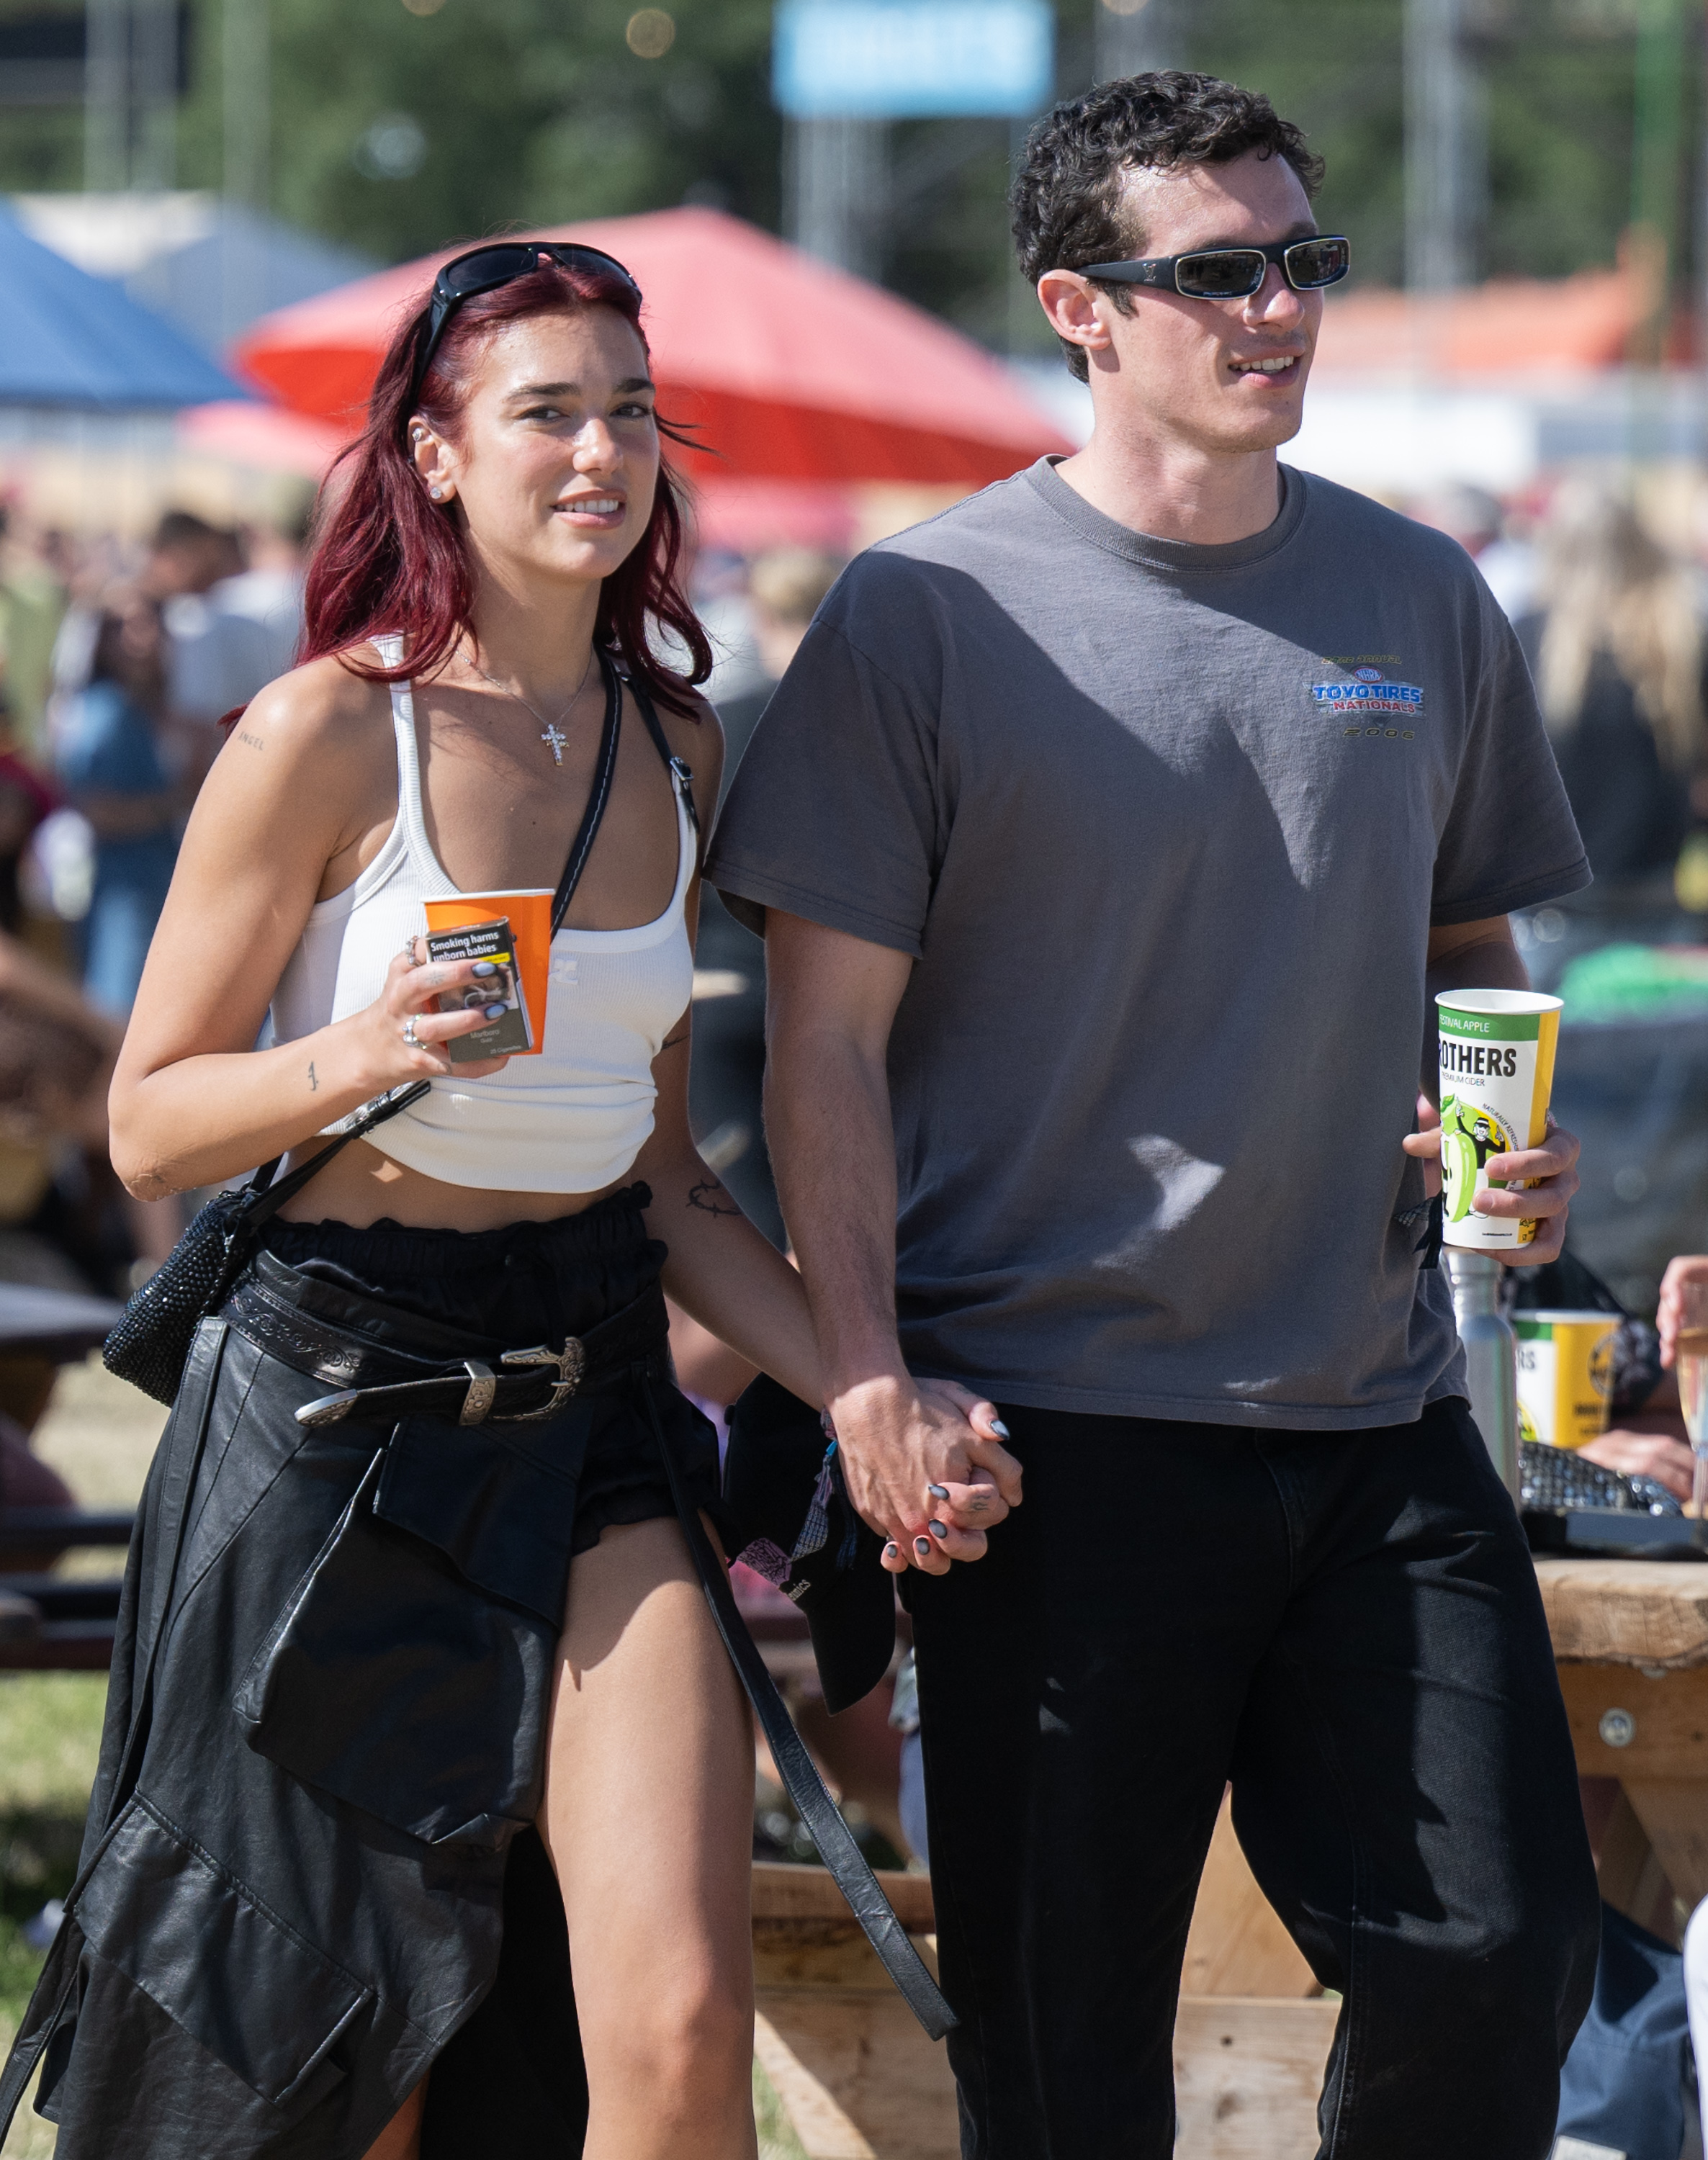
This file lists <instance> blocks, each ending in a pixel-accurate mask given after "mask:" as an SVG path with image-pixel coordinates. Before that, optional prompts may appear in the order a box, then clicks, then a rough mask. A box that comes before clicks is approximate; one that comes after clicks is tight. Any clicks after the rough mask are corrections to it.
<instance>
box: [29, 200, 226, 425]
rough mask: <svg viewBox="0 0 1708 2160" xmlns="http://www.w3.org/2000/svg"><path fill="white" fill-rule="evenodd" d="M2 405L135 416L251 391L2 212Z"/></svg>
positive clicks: (168, 326) (116, 289) (120, 292)
mask: <svg viewBox="0 0 1708 2160" xmlns="http://www.w3.org/2000/svg"><path fill="white" fill-rule="evenodd" d="M0 293H4V295H5V299H4V300H3V302H0V405H37V406H44V405H52V406H60V407H62V408H65V407H70V408H77V409H79V410H81V411H85V412H88V411H99V412H108V413H122V412H138V411H143V410H146V409H148V408H151V407H152V408H157V409H159V408H167V409H170V408H174V407H176V406H180V405H202V404H205V403H207V402H208V401H209V400H210V399H211V398H215V397H247V396H248V395H250V393H249V392H247V391H246V390H244V389H243V388H242V387H241V386H240V385H238V384H237V383H235V382H232V381H231V377H230V376H227V375H226V374H224V373H222V372H221V370H220V369H219V368H217V367H215V366H214V364H213V362H212V361H210V360H205V359H204V358H203V356H202V355H201V354H200V353H199V352H198V351H197V350H196V349H195V346H194V345H192V344H191V343H190V342H189V340H188V339H187V338H186V337H184V335H183V334H182V333H181V332H180V331H179V330H174V328H173V326H172V325H171V324H170V323H166V322H163V321H162V320H161V319H160V318H159V316H158V315H155V314H150V313H149V311H148V309H146V308H144V307H141V306H139V305H138V303H137V302H136V301H135V300H133V299H132V298H131V297H130V295H129V293H127V292H126V291H125V290H124V289H123V288H122V287H121V286H118V285H115V284H112V283H109V282H108V281H107V280H106V278H91V276H90V274H89V273H88V272H87V271H86V270H80V269H79V268H78V267H77V266H76V264H75V263H74V262H66V260H65V257H63V256H62V255H55V253H54V252H53V250H52V249H51V248H50V247H43V246H42V244H41V242H40V241H36V240H32V239H31V238H30V236H29V234H28V233H27V232H25V231H23V228H22V226H19V225H18V223H17V221H15V220H14V219H12V218H10V217H7V216H4V215H0Z"/></svg>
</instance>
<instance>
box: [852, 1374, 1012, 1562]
mask: <svg viewBox="0 0 1708 2160" xmlns="http://www.w3.org/2000/svg"><path fill="white" fill-rule="evenodd" d="M830 1415H831V1420H832V1422H833V1424H834V1425H835V1427H836V1438H837V1445H838V1451H839V1452H840V1454H841V1456H842V1466H843V1475H844V1477H846V1479H847V1480H848V1490H849V1498H850V1499H851V1500H852V1501H853V1502H854V1506H855V1507H856V1508H858V1509H859V1513H860V1514H861V1515H863V1516H864V1519H865V1520H866V1521H867V1522H868V1523H870V1524H871V1526H872V1528H873V1529H875V1530H876V1531H877V1533H878V1534H879V1535H880V1537H882V1538H883V1539H885V1540H886V1543H885V1547H884V1565H885V1567H886V1568H887V1569H888V1570H889V1571H890V1573H891V1574H892V1575H905V1574H906V1571H907V1570H908V1569H909V1568H910V1567H916V1568H918V1569H919V1571H921V1574H924V1575H947V1573H948V1570H949V1563H950V1561H951V1560H979V1559H980V1558H982V1557H983V1555H984V1549H985V1533H986V1532H987V1531H988V1530H989V1529H993V1528H994V1525H995V1524H998V1523H999V1522H1001V1521H1002V1519H1003V1518H1004V1517H1005V1515H1006V1514H1008V1511H1009V1509H1010V1508H1017V1507H1019V1505H1020V1464H1019V1463H1018V1462H1016V1461H1015V1458H1014V1456H1011V1455H1010V1453H1009V1451H1008V1450H1007V1449H1006V1448H1005V1446H1003V1445H1002V1443H1003V1441H1005V1440H1006V1439H1007V1437H1008V1428H1007V1426H1006V1425H1004V1424H1003V1422H1002V1420H1001V1419H1000V1418H999V1416H998V1415H997V1414H996V1406H995V1405H994V1404H993V1403H989V1402H986V1401H984V1399H982V1398H981V1397H979V1396H978V1395H975V1394H973V1393H972V1392H971V1390H970V1389H967V1388H962V1387H958V1386H957V1385H956V1384H955V1383H954V1382H953V1380H917V1381H916V1380H913V1379H909V1378H908V1377H907V1376H906V1374H905V1373H904V1374H902V1375H901V1376H899V1377H893V1378H892V1377H890V1376H885V1377H884V1378H882V1379H874V1380H866V1381H863V1382H862V1383H861V1384H859V1386H858V1387H855V1388H851V1389H849V1391H848V1392H847V1394H842V1395H838V1397H837V1398H836V1399H835V1401H834V1402H833V1403H832V1404H831V1405H830Z"/></svg>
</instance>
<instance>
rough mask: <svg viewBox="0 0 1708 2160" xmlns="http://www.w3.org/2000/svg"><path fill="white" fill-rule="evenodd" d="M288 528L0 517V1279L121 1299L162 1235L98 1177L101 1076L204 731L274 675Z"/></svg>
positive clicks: (288, 627) (285, 640)
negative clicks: (122, 529)
mask: <svg viewBox="0 0 1708 2160" xmlns="http://www.w3.org/2000/svg"><path fill="white" fill-rule="evenodd" d="M304 510H305V512H306V505H305V506H304ZM305 536H306V517H304V520H302V521H299V522H298V523H296V524H295V525H294V526H290V527H244V528H241V529H232V528H228V527H222V526H219V525H215V524H213V523H210V522H208V521H207V520H205V519H204V518H202V517H197V516H195V514H194V513H193V512H191V511H187V510H179V509H174V510H169V511H167V512H166V513H165V514H164V516H163V517H161V518H160V519H159V521H158V524H157V525H156V527H155V528H154V530H153V532H152V533H151V534H150V535H149V537H148V539H147V540H146V541H145V542H142V543H138V542H133V541H127V540H122V539H119V538H117V537H112V536H96V537H76V538H73V537H70V536H68V535H66V534H65V533H63V532H55V531H53V530H50V529H43V528H40V527H35V526H33V525H32V524H30V523H29V521H28V520H27V519H25V518H23V517H20V516H19V515H18V513H17V512H16V511H13V510H12V509H10V508H9V507H8V506H6V505H5V504H3V503H0V1279H4V1280H23V1281H35V1282H39V1283H44V1284H49V1285H59V1286H61V1287H65V1288H68V1289H69V1288H93V1289H96V1290H101V1291H105V1292H111V1293H122V1292H123V1291H124V1290H126V1289H127V1287H128V1285H129V1284H130V1283H131V1282H132V1281H133V1280H136V1279H137V1277H138V1271H139V1270H143V1271H146V1270H148V1268H150V1267H152V1266H153V1265H154V1264H158V1261H159V1260H160V1259H163V1258H164V1255H165V1254H166V1253H167V1252H168V1251H169V1250H170V1249H171V1246H172V1244H173V1243H174V1240H175V1238H177V1236H178V1234H179V1230H180V1229H181V1228H182V1227H183V1223H184V1209H183V1207H182V1205H181V1203H179V1202H161V1203H158V1204H156V1205H144V1204H143V1203H142V1202H137V1201H134V1200H132V1199H131V1198H130V1197H128V1196H127V1194H125V1193H124V1192H123V1191H122V1188H121V1187H120V1186H118V1184H117V1180H116V1179H115V1178H114V1177H113V1175H112V1170H111V1167H110V1166H109V1165H108V1163H107V1160H106V1085H107V1080H108V1077H109V1076H110V1073H111V1070H112V1060H113V1057H114V1056H115V1055H116V1052H117V1046H118V1042H119V1040H120V1037H121V1036H122V1032H123V1028H124V1024H125V1021H126V1020H127V1017H128V1015H129V1013H130V1010H131V1006H132V1002H133V1000H134V999H135V996H136V993H137V986H138V981H139V980H140V978H141V975H142V970H143V961H144V959H145V958H146V957H147V954H148V944H149V940H150V939H151V937H153V931H154V927H155V924H156V922H158V918H159V914H160V910H161V907H162V906H163V904H164V900H165V896H166V889H167V886H168V885H169V882H170V880H171V876H172V870H173V865H174V862H175V860H176V859H177V853H178V845H179V836H180V834H181V833H182V832H183V829H184V822H185V820H186V818H188V816H189V808H190V805H191V804H192V803H193V802H194V801H195V795H196V791H197V790H198V788H199V787H200V785H201V781H202V779H203V777H204V776H205V774H206V771H207V770H208V767H209V766H210V764H211V762H212V761H213V758H214V756H215V754H216V752H217V750H218V749H219V747H220V743H221V734H220V729H219V722H220V720H221V717H222V716H223V715H225V714H228V713H229V712H231V710H233V709H235V708H237V707H241V705H242V704H245V703H246V702H247V699H249V698H252V696H253V695H254V694H255V693H256V692H257V690H258V689H259V688H261V687H262V684H263V683H267V682H270V681H271V680H272V679H273V677H274V676H276V675H278V674H281V673H283V672H284V671H285V670H286V669H287V668H288V667H289V666H290V665H291V662H292V658H293V655H294V652H295V650H296V645H297V639H298V635H299V629H300V626H301V609H302V579H303V549H304V539H305Z"/></svg>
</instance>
